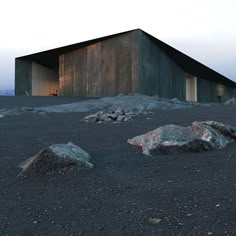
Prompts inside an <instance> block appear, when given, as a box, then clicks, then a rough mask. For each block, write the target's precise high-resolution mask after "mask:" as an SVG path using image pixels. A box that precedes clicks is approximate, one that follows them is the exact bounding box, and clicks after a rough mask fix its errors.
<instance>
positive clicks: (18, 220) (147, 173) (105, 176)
mask: <svg viewBox="0 0 236 236" xmlns="http://www.w3.org/2000/svg"><path fill="white" fill-rule="evenodd" d="M8 100H9V101H10V102H9V104H10V105H9V106H8V107H16V106H26V105H27V106H32V107H34V106H41V105H45V104H50V105H52V104H59V103H68V101H70V102H72V101H74V100H75V98H64V99H63V98H58V100H56V98H55V97H48V98H43V99H42V103H41V104H40V98H34V99H31V98H30V97H24V98H20V99H19V98H17V97H15V98H13V97H11V98H0V104H1V107H4V105H3V103H5V104H8ZM14 101H15V105H14ZM20 102H21V103H22V105H21V104H20ZM5 107H6V105H5ZM85 115H87V113H68V114H47V115H37V114H32V113H30V112H27V113H25V114H23V115H19V116H9V117H4V118H1V119H0V151H1V155H0V235H86V236H87V235H132V236H134V235H135V236H136V235H148V236H149V235H236V171H235V170H236V143H232V144H230V145H228V146H227V147H226V148H225V149H223V150H220V151H213V152H204V153H184V154H178V155H177V154H176V155H164V154H161V155H159V156H156V157H145V156H143V155H142V154H141V148H140V147H136V146H131V145H128V144H127V143H126V142H127V139H128V138H132V137H134V136H135V135H139V134H142V133H144V132H148V131H150V130H152V129H155V128H157V127H158V126H161V125H165V124H170V123H171V124H178V125H185V126H187V125H190V124H191V122H192V121H196V120H215V121H219V122H224V123H227V124H230V125H234V126H236V119H235V117H236V106H230V105H229V106H224V105H220V106H219V105H217V106H211V107H194V108H192V109H181V110H169V111H156V112H155V115H149V116H143V115H142V116H138V117H136V118H135V119H134V120H133V121H131V122H126V123H122V124H85V123H80V120H81V119H82V118H83V117H84V116H85ZM148 117H151V118H152V119H147V118H148ZM68 141H72V142H74V143H75V144H77V145H79V146H80V147H82V148H83V149H85V150H86V151H87V152H89V153H90V155H91V156H92V161H91V162H92V163H93V164H94V165H95V167H94V169H90V170H82V171H81V172H80V173H78V174H73V175H61V176H60V175H56V176H44V175H42V176H34V177H27V178H16V176H17V174H18V173H19V172H20V169H19V168H18V167H17V165H18V164H19V163H20V162H22V161H24V160H26V159H27V158H29V157H30V156H31V155H33V154H35V153H37V152H38V151H39V150H40V149H42V148H44V147H47V146H49V145H51V144H55V143H67V142H68Z"/></svg>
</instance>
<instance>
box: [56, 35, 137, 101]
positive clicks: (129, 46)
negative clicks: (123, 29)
mask: <svg viewBox="0 0 236 236" xmlns="http://www.w3.org/2000/svg"><path fill="white" fill-rule="evenodd" d="M138 49H139V48H138V32H137V31H134V32H132V33H130V34H124V35H120V36H118V37H115V38H111V39H107V40H104V41H101V42H98V43H95V44H92V45H89V46H87V47H84V48H80V49H77V50H74V51H72V52H68V53H65V54H62V55H60V57H59V84H60V95H61V96H82V97H102V96H113V95H117V94H119V93H125V94H127V93H130V92H138V79H139V75H138V69H139V55H138V54H139V50H138Z"/></svg>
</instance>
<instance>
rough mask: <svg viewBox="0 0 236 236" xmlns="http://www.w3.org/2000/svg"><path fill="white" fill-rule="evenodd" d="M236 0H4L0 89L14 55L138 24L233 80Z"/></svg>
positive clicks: (8, 79) (6, 84)
mask: <svg viewBox="0 0 236 236" xmlns="http://www.w3.org/2000/svg"><path fill="white" fill-rule="evenodd" d="M235 9H236V1H235V0H146V1H143V0H142V1H141V0H119V1H112V0H99V1H98V0H83V1H82V0H66V1H65V0H64V1H62V0H40V1H34V0H6V1H2V2H1V4H0V30H1V34H0V35H1V36H0V89H7V88H14V63H15V62H14V58H15V57H18V56H23V55H27V54H32V53H36V52H39V51H43V50H48V49H51V48H56V47H60V46H65V45H68V44H72V43H78V42H82V41H86V40H90V39H93V38H97V37H102V36H106V35H110V34H115V33H119V32H123V31H127V30H131V29H136V28H140V29H142V30H144V31H146V32H147V33H149V34H151V35H153V36H154V37H156V38H158V39H160V40H162V41H164V42H165V43H167V44H169V45H171V46H173V47H174V48H176V49H178V50H180V51H182V52H183V53H185V54H187V55H188V56H190V57H192V58H194V59H196V60H198V61H199V62H201V63H203V64H205V65H207V66H208V67H210V68H212V69H214V70H216V71H217V72H219V73H221V74H223V75H225V76H226V77H228V78H229V79H232V80H234V81H236V66H235V62H236V43H235V42H236V14H235Z"/></svg>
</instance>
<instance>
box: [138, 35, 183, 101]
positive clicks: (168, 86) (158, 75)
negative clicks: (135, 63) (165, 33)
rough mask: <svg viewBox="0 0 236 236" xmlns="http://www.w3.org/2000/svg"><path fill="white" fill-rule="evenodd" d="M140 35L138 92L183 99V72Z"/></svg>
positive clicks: (154, 45)
mask: <svg viewBox="0 0 236 236" xmlns="http://www.w3.org/2000/svg"><path fill="white" fill-rule="evenodd" d="M139 33H140V72H139V88H140V89H139V91H140V93H143V94H147V95H155V94H157V95H159V96H160V97H164V98H173V97H177V98H179V99H185V92H186V91H185V90H186V89H185V79H184V71H183V69H182V68H180V67H179V66H178V65H177V64H176V63H175V62H174V61H173V60H172V59H171V58H170V57H169V56H168V55H167V54H166V53H165V52H164V51H162V50H161V49H160V48H159V47H158V46H157V44H156V43H154V42H153V41H152V40H151V39H150V38H149V37H148V36H147V35H145V33H143V32H142V31H140V32H139Z"/></svg>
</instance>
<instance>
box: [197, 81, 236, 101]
mask: <svg viewBox="0 0 236 236" xmlns="http://www.w3.org/2000/svg"><path fill="white" fill-rule="evenodd" d="M217 85H218V83H216V82H212V81H209V80H206V79H202V78H197V97H198V102H218V98H217ZM235 95H236V89H234V88H232V87H227V86H224V95H223V96H222V99H221V101H222V102H225V101H227V100H228V99H230V98H232V97H234V96H235Z"/></svg>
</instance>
